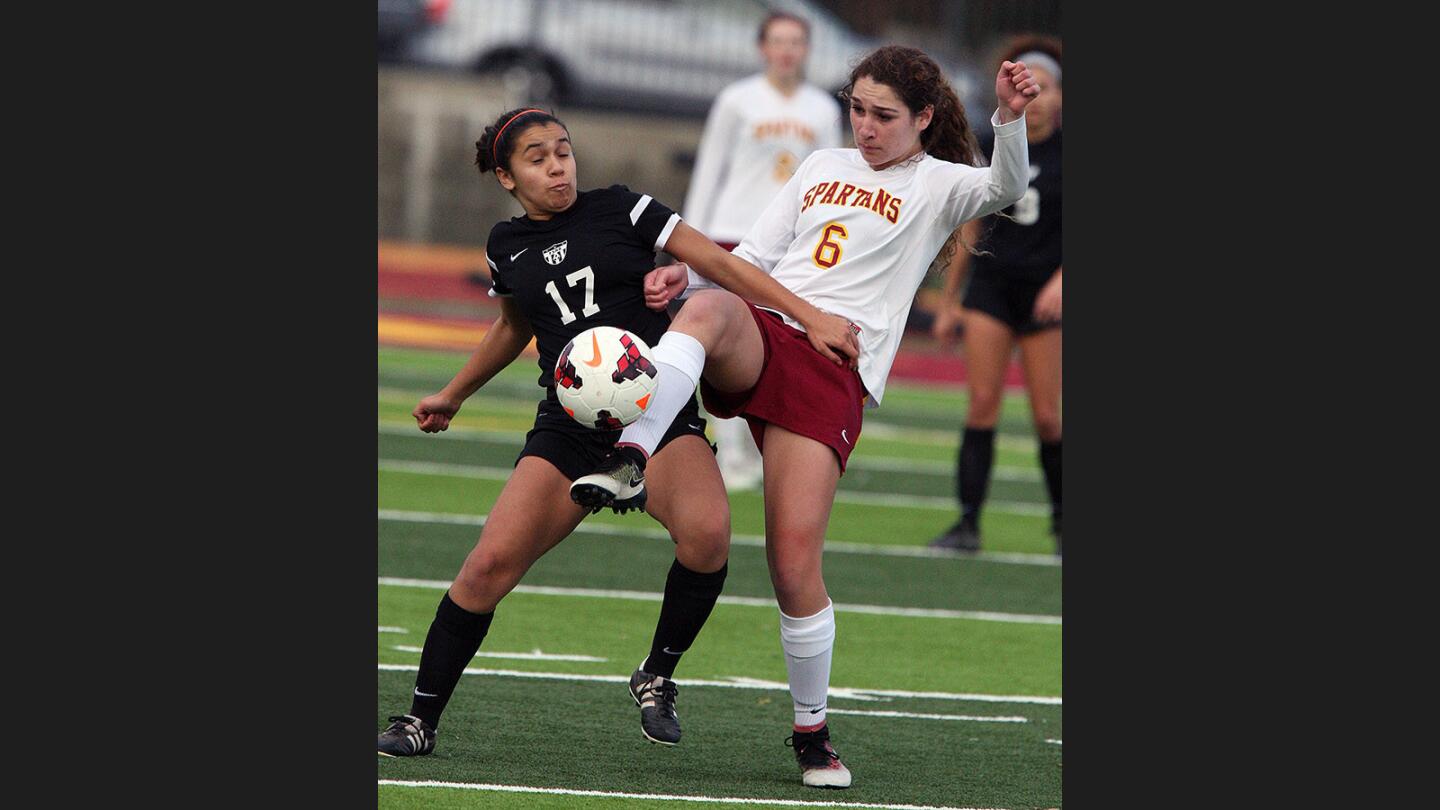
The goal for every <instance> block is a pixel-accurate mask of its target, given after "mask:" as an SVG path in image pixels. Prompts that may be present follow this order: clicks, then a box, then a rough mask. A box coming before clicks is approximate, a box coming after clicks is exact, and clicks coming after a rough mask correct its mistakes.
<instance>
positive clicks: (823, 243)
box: [811, 222, 850, 270]
mask: <svg viewBox="0 0 1440 810" xmlns="http://www.w3.org/2000/svg"><path fill="white" fill-rule="evenodd" d="M849 238H850V232H849V231H847V230H845V226H844V225H841V224H840V223H838V222H832V223H830V224H829V225H826V226H825V230H824V231H822V232H821V233H820V244H818V245H816V246H815V253H814V254H812V255H811V258H812V259H814V260H815V265H816V266H817V267H820V268H821V269H825V270H828V269H830V268H831V267H834V266H835V265H836V264H838V263H839V262H840V256H841V254H842V253H843V252H844V251H843V250H842V249H841V247H840V243H839V242H837V241H835V240H836V239H849Z"/></svg>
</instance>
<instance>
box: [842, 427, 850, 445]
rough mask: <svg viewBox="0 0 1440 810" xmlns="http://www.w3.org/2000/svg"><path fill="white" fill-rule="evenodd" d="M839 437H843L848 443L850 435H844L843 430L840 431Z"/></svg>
mask: <svg viewBox="0 0 1440 810" xmlns="http://www.w3.org/2000/svg"><path fill="white" fill-rule="evenodd" d="M840 438H842V439H844V440H845V443H846V444H849V443H850V437H849V436H846V435H845V431H844V430H841V431H840Z"/></svg>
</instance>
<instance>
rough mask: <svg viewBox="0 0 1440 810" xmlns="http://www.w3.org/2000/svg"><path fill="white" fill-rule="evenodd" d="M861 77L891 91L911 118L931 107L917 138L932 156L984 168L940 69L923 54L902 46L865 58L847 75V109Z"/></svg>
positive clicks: (844, 94)
mask: <svg viewBox="0 0 1440 810" xmlns="http://www.w3.org/2000/svg"><path fill="white" fill-rule="evenodd" d="M862 77H868V78H869V79H870V80H871V81H874V82H878V83H880V84H883V85H886V86H887V87H889V88H890V89H892V90H894V91H895V94H896V95H897V96H899V97H900V100H901V101H903V102H905V106H906V107H908V108H909V109H910V113H911V114H912V115H916V114H919V113H920V112H921V111H923V110H924V109H925V108H926V107H933V108H934V113H933V114H932V117H931V119H930V126H928V127H926V128H925V129H924V130H923V131H921V133H920V145H921V146H923V147H924V148H925V151H926V152H928V153H930V154H931V155H933V156H935V157H937V158H939V159H941V160H948V161H950V162H951V163H964V164H966V165H969V166H982V165H984V163H983V160H984V158H983V157H982V156H981V154H980V144H979V143H978V142H976V140H975V133H974V131H972V130H971V129H970V122H969V121H968V120H967V119H966V118H965V105H963V104H961V103H960V98H959V97H958V96H956V95H955V88H953V87H951V86H950V82H949V81H948V80H946V78H945V74H944V73H943V72H942V71H941V70H940V66H939V65H937V64H936V63H935V60H934V59H931V58H930V57H929V56H928V55H926V54H925V52H924V51H922V50H920V49H918V48H908V47H905V46H903V45H886V46H885V47H883V48H879V49H877V50H876V51H874V52H873V53H871V54H870V55H868V56H866V57H865V58H864V59H862V60H861V61H860V64H858V65H856V66H855V68H854V69H853V70H851V71H850V81H849V83H848V84H846V85H845V89H843V90H841V91H840V97H841V98H842V99H843V100H844V101H845V103H846V105H847V106H848V105H849V102H850V92H851V91H852V90H854V89H855V82H857V81H859V80H860V79H861V78H862Z"/></svg>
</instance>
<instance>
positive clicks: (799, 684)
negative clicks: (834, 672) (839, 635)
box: [780, 603, 835, 728]
mask: <svg viewBox="0 0 1440 810" xmlns="http://www.w3.org/2000/svg"><path fill="white" fill-rule="evenodd" d="M780 646H781V647H782V648H783V649H784V650H785V671H786V672H788V673H789V674H790V698H791V700H793V701H794V702H795V726H796V728H808V727H812V726H819V725H823V724H824V723H825V703H826V695H827V694H828V693H829V692H830V657H831V654H832V653H833V652H834V650H835V606H834V604H833V603H832V604H828V605H826V606H825V609H824V610H821V611H820V612H819V613H816V614H815V615H814V616H806V617H804V618H799V619H797V618H795V617H793V616H786V615H785V611H783V610H782V611H780Z"/></svg>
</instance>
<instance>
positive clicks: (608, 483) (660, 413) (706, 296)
mask: <svg viewBox="0 0 1440 810" xmlns="http://www.w3.org/2000/svg"><path fill="white" fill-rule="evenodd" d="M652 354H653V355H654V359H655V368H656V372H657V373H656V375H655V393H654V394H652V395H651V400H650V405H649V406H648V407H647V408H646V409H645V413H644V415H642V416H641V417H640V418H639V419H637V420H635V421H634V422H632V423H630V424H629V425H627V426H626V427H625V430H623V431H621V433H620V440H619V441H618V442H616V443H615V452H614V454H612V455H610V456H607V457H606V458H605V459H604V460H603V461H602V462H601V464H600V466H599V468H597V469H596V470H595V471H594V472H593V473H591V474H589V475H583V476H581V477H579V478H577V479H575V483H574V484H572V485H571V487H570V498H571V500H573V501H575V502H576V503H578V504H580V505H581V506H583V507H585V508H587V509H590V510H592V511H593V510H597V509H603V508H605V507H607V506H612V505H615V504H617V503H623V502H625V501H627V500H633V499H636V498H639V496H640V493H642V492H644V489H645V465H646V463H647V462H648V461H649V460H650V456H651V455H653V454H654V453H655V448H657V447H659V446H660V440H661V439H663V438H664V437H665V434H666V432H667V431H669V429H670V425H671V423H673V422H674V421H675V417H676V416H677V415H678V414H679V413H680V409H681V408H684V407H685V403H687V402H689V401H690V397H691V396H692V395H694V393H695V386H696V385H699V383H700V375H701V374H702V373H703V374H705V378H706V379H707V380H709V381H710V382H711V383H712V384H714V385H716V386H717V387H718V388H719V389H720V390H722V391H744V390H747V389H749V388H751V387H753V386H754V385H755V381H756V380H758V379H760V371H761V369H762V368H763V367H764V364H765V345H764V342H763V341H762V339H761V337H760V328H759V327H758V326H756V325H755V320H754V316H752V315H751V314H750V309H749V306H748V305H747V304H746V303H745V302H744V301H742V300H741V299H740V298H739V297H738V296H735V295H733V294H731V293H728V292H724V291H720V290H707V291H705V292H700V293H696V294H695V295H693V296H691V297H690V299H689V300H688V301H686V302H685V306H684V307H682V308H681V309H680V314H679V315H678V316H676V318H675V320H674V321H673V322H672V323H671V324H670V330H669V331H667V332H666V333H665V336H664V337H662V338H660V340H659V341H657V342H656V343H655V347H654V351H653V352H652ZM641 503H642V504H643V501H641Z"/></svg>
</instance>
